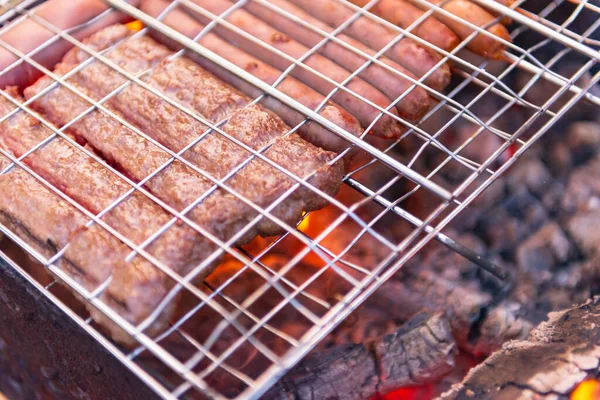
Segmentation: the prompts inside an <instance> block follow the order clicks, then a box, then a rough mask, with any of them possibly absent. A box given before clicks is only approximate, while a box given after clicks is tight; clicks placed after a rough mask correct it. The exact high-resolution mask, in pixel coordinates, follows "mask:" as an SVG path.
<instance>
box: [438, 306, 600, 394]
mask: <svg viewBox="0 0 600 400" xmlns="http://www.w3.org/2000/svg"><path fill="white" fill-rule="evenodd" d="M599 365H600V297H596V298H594V299H593V300H590V301H588V302H587V303H585V304H583V305H580V306H577V307H574V308H571V309H568V310H564V311H559V312H552V313H550V314H549V319H548V321H547V322H543V323H541V324H540V325H539V326H538V327H537V328H536V329H534V330H533V331H532V332H531V334H530V336H529V339H528V340H526V341H511V342H508V343H506V344H505V345H504V346H503V347H502V349H501V350H499V351H498V352H496V353H494V354H493V355H492V356H490V357H489V358H488V359H487V360H486V361H485V362H483V363H482V364H481V365H479V366H478V367H475V368H474V369H472V370H471V371H470V372H469V374H468V375H467V377H466V378H465V379H464V380H463V382H461V383H460V384H458V385H456V386H455V387H454V388H453V389H452V390H450V391H449V392H446V393H445V394H444V395H442V396H441V399H446V400H449V399H453V400H454V399H456V400H458V399H472V398H477V399H524V398H534V397H535V398H540V399H542V398H553V399H554V398H563V397H564V398H566V396H568V395H569V394H570V393H571V392H572V391H573V390H574V389H575V388H576V387H577V385H578V384H579V383H581V382H582V381H584V380H585V379H587V378H588V377H596V376H597V375H598V366H599ZM536 396H537V397H536Z"/></svg>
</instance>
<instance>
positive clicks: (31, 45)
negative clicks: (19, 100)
mask: <svg viewBox="0 0 600 400" xmlns="http://www.w3.org/2000/svg"><path fill="white" fill-rule="evenodd" d="M130 3H133V4H137V3H139V0H135V1H131V2H130ZM107 8H108V7H107V6H106V4H105V3H104V2H102V1H101V0H79V1H72V0H49V1H47V2H45V3H44V4H42V5H41V6H39V7H38V8H36V9H35V13H36V15H37V16H38V17H40V18H43V19H44V20H46V21H48V22H49V23H50V24H52V25H54V26H55V27H56V28H58V29H68V28H72V27H74V26H77V25H80V24H83V23H85V22H88V21H89V20H91V19H93V18H94V17H96V16H97V15H99V14H101V13H102V12H104V11H106V9H107ZM128 19H131V18H129V17H127V16H125V15H123V14H121V13H117V12H112V13H110V14H109V15H107V16H105V17H104V18H102V19H101V20H98V21H95V22H94V23H93V24H90V25H88V26H85V27H83V28H82V29H79V30H77V31H76V32H74V33H72V34H73V36H74V37H75V38H77V39H83V38H84V37H87V36H89V35H91V34H92V33H94V32H96V31H98V30H100V29H102V28H104V27H106V26H108V25H112V24H115V23H117V22H122V21H126V20H128ZM6 29H7V30H6V33H4V34H2V36H0V39H2V40H3V41H5V42H6V43H8V44H9V45H11V46H13V47H15V48H16V49H17V50H19V51H21V52H23V53H29V52H30V51H32V50H34V49H36V48H37V47H38V46H40V45H41V44H43V43H44V42H46V41H48V40H49V39H51V38H52V37H54V36H55V35H54V33H53V32H52V31H50V30H48V29H47V28H45V27H44V26H42V25H40V24H39V23H38V22H36V21H35V20H34V19H31V18H26V19H23V20H17V21H15V22H14V23H13V25H12V27H8V28H6ZM71 47H73V45H71V44H70V43H69V42H67V41H66V40H59V41H57V42H55V43H53V44H51V45H49V46H48V47H46V48H45V49H43V50H41V51H40V52H39V53H37V54H35V55H34V56H33V59H34V60H35V61H37V62H39V63H40V64H42V65H43V66H45V67H46V68H52V67H53V66H54V65H55V64H56V63H57V62H59V61H60V59H61V57H62V56H63V55H64V54H65V53H66V52H67V51H68V50H69V49H70V48H71ZM17 59H18V57H17V56H15V55H14V54H13V53H12V52H11V51H10V50H8V49H6V48H4V47H1V46H0V71H2V70H4V69H5V68H7V67H8V66H10V65H11V64H12V63H14V62H15V61H17ZM40 76H42V72H41V71H39V70H38V69H37V68H36V67H34V66H33V65H31V64H29V63H27V62H24V63H23V64H21V65H18V66H16V67H14V68H12V69H11V70H9V71H6V73H4V74H2V75H1V76H0V87H1V88H5V87H7V86H19V87H21V88H23V87H25V86H27V85H29V84H32V83H33V82H34V81H35V80H36V79H37V78H39V77H40Z"/></svg>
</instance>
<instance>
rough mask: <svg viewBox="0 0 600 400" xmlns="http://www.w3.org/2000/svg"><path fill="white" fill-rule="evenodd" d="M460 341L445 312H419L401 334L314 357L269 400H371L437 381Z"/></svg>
mask: <svg viewBox="0 0 600 400" xmlns="http://www.w3.org/2000/svg"><path fill="white" fill-rule="evenodd" d="M456 348H457V347H456V343H455V342H454V339H453V338H452V332H451V330H450V325H449V323H448V321H447V320H446V319H445V318H444V317H443V316H442V314H429V313H420V314H418V315H416V316H415V317H414V318H412V319H411V320H410V321H408V322H407V323H406V324H404V325H403V326H402V327H401V328H400V329H399V330H398V331H396V332H394V333H392V334H389V335H385V336H383V337H380V338H378V339H374V340H370V341H366V342H364V343H360V344H346V345H340V346H336V347H333V348H331V349H329V350H327V351H324V352H317V353H312V354H311V355H309V356H308V357H307V358H305V359H304V360H303V361H301V362H300V364H298V365H297V366H296V367H294V368H293V369H292V370H291V371H290V372H288V374H287V375H286V376H285V377H284V378H283V379H281V380H280V381H279V382H278V383H277V384H276V385H275V386H274V387H273V388H272V389H271V390H270V391H269V392H268V393H267V394H266V395H265V399H277V400H286V399H294V400H300V399H336V400H359V399H368V398H371V397H372V396H373V395H375V394H377V393H386V392H389V391H392V390H394V389H398V388H401V387H405V386H414V385H422V384H426V383H430V382H434V381H436V380H437V379H439V378H440V377H442V376H444V375H445V374H447V373H448V372H450V371H451V370H452V369H453V368H454V357H455V353H456Z"/></svg>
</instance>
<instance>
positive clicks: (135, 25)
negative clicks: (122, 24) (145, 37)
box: [126, 20, 144, 32]
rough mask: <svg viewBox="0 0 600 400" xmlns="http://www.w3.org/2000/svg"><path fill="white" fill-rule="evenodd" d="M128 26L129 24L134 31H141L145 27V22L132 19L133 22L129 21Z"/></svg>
mask: <svg viewBox="0 0 600 400" xmlns="http://www.w3.org/2000/svg"><path fill="white" fill-rule="evenodd" d="M126 26H127V27H128V28H129V29H131V30H132V31H136V32H139V31H141V30H142V29H144V24H142V22H141V21H137V20H135V21H131V22H130V23H128V24H127V25H126Z"/></svg>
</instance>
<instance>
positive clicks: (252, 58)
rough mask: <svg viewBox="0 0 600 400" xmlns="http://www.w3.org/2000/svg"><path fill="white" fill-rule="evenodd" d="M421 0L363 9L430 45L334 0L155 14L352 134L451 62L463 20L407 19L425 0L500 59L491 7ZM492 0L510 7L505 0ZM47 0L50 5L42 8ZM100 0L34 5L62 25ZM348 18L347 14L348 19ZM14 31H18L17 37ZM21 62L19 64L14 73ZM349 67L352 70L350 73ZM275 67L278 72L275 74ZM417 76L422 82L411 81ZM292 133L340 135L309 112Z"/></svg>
mask: <svg viewBox="0 0 600 400" xmlns="http://www.w3.org/2000/svg"><path fill="white" fill-rule="evenodd" d="M428 1H429V3H427V2H425V1H423V0H379V1H378V2H376V3H374V5H372V6H371V7H370V8H369V10H370V11H371V12H373V13H375V14H376V15H378V16H380V17H382V18H384V19H387V20H388V21H389V22H391V23H392V24H394V25H398V26H400V27H401V28H406V29H408V30H409V31H410V32H412V33H413V34H414V35H416V36H418V37H420V38H422V39H423V40H424V41H425V42H426V43H429V44H431V45H430V46H428V45H427V44H423V43H417V42H416V41H414V40H411V39H409V38H407V37H403V38H400V39H399V38H398V37H397V36H398V35H397V32H395V31H392V30H391V29H388V28H387V27H385V26H383V25H382V24H380V23H378V22H377V21H375V20H373V19H372V18H370V17H368V16H359V17H358V18H354V17H355V11H356V10H354V9H352V7H350V6H349V3H347V2H345V1H340V0H324V1H319V2H312V1H310V0H268V1H266V0H254V1H250V2H245V3H244V4H243V6H242V7H237V5H236V4H235V1H232V0H185V1H182V2H181V3H180V4H181V5H182V6H181V7H179V8H175V9H172V10H171V11H170V12H169V13H168V14H167V15H166V16H163V17H164V18H163V22H165V23H166V24H167V25H169V26H171V27H173V28H175V29H177V30H179V31H180V32H181V33H183V34H185V35H186V36H188V37H190V38H194V37H196V36H197V35H198V34H199V33H200V32H203V35H202V36H201V37H200V39H199V40H198V41H199V43H200V44H202V45H203V46H204V47H206V48H207V49H209V50H211V51H213V52H215V53H217V54H218V55H220V56H221V57H223V58H225V59H227V60H228V61H230V62H232V63H234V64H236V65H237V66H239V67H242V68H244V69H245V70H247V71H248V72H250V73H251V74H253V75H254V76H256V77H257V78H259V79H260V80H262V81H264V82H266V83H268V84H271V85H273V84H277V88H278V89H279V90H281V91H282V92H283V93H285V94H287V95H288V96H290V97H292V98H294V99H295V100H297V101H299V102H300V103H302V104H303V105H305V106H306V107H308V108H310V109H313V110H318V112H319V113H320V114H321V115H322V116H323V117H325V118H326V119H328V120H329V121H331V122H333V123H335V124H336V125H338V126H340V127H342V128H344V129H345V130H347V131H348V132H350V133H351V134H353V135H356V136H358V135H361V134H362V133H363V132H364V130H365V129H368V131H369V133H372V134H374V135H375V136H378V137H382V138H387V139H396V138H399V137H400V136H401V135H402V134H403V133H404V132H405V131H406V127H407V126H409V125H410V124H412V123H414V122H416V121H418V120H419V119H420V118H421V117H422V116H423V115H425V113H426V112H427V111H428V109H429V107H430V95H431V94H432V93H435V92H440V91H442V90H443V89H444V88H445V87H446V85H447V84H448V83H449V81H450V76H451V73H450V72H451V71H450V68H449V65H448V63H447V62H445V60H444V58H443V56H444V52H450V51H452V50H453V49H454V48H455V47H456V46H457V45H458V44H459V43H460V41H461V39H466V38H467V37H468V36H469V35H471V34H472V32H473V30H472V28H471V27H469V26H468V25H466V24H464V23H462V22H458V21H456V20H454V19H452V18H450V17H448V16H446V15H444V14H442V13H440V12H435V13H434V14H433V16H429V17H428V18H426V19H424V20H423V21H421V22H419V23H418V24H415V21H417V20H419V19H420V18H421V19H423V18H422V17H423V14H424V12H425V10H427V8H428V5H429V6H431V4H436V5H437V4H439V5H440V6H441V7H442V9H443V10H445V11H447V12H449V13H450V14H453V15H456V16H458V17H460V18H462V19H464V20H466V21H467V22H468V23H471V24H474V25H476V26H483V27H487V28H486V29H487V31H488V32H490V34H491V36H487V35H482V34H479V35H477V36H475V37H474V38H470V40H469V41H468V43H467V47H468V48H469V49H471V50H473V51H474V52H476V53H478V54H481V55H483V56H486V57H490V58H501V57H502V54H503V51H504V42H506V41H510V37H509V35H508V32H507V30H506V28H505V27H504V26H503V25H502V24H499V23H496V24H494V23H493V22H494V20H495V16H493V15H492V14H490V13H489V12H487V11H485V10H483V9H482V8H481V7H479V6H477V5H475V4H474V3H472V2H470V1H468V0H450V1H444V2H442V1H441V0H428ZM498 1H500V2H503V3H505V5H509V6H510V5H511V3H512V1H513V0H498ZM63 2H66V3H65V4H63V5H62V6H64V7H62V6H61V4H58V3H63ZM132 3H133V4H135V5H137V6H138V7H140V8H141V9H142V10H143V11H145V12H146V13H148V14H150V15H151V16H155V17H156V16H159V15H161V14H162V12H163V10H164V9H165V8H166V7H167V6H169V4H170V2H169V1H167V0H135V1H133V2H132ZM352 3H354V4H355V5H357V6H361V7H362V6H366V5H368V4H370V2H369V1H368V0H352ZM51 4H52V5H53V7H48V6H49V5H51ZM57 6H61V7H57ZM57 9H61V10H63V11H64V13H65V15H63V16H62V17H61V18H60V19H59V18H58V16H57V15H56V11H55V10H57ZM104 9H105V5H103V4H102V2H101V1H98V0H84V1H81V2H75V3H73V2H69V1H67V0H50V1H48V2H47V3H46V4H44V5H43V6H41V7H40V9H39V10H38V11H37V14H38V15H39V16H41V17H42V18H45V19H47V20H49V21H51V22H53V23H55V24H56V25H57V27H58V28H68V27H70V26H73V25H76V24H78V23H81V22H84V21H85V20H87V19H90V18H91V16H93V15H97V14H99V13H100V12H102V11H103V10H104ZM223 13H226V14H227V16H226V17H225V18H224V21H222V22H220V23H218V24H212V29H211V30H209V31H207V32H204V28H205V27H206V25H207V24H209V23H211V22H212V21H213V20H214V19H215V18H216V17H217V16H218V15H221V14H223ZM122 18H123V16H122V15H120V14H118V13H112V14H110V15H108V16H107V17H105V18H103V19H101V20H99V21H97V22H96V23H94V24H90V25H88V26H86V27H85V28H84V29H81V30H78V31H75V32H74V35H75V37H83V36H85V35H88V34H89V33H91V32H92V31H93V30H95V29H99V28H102V27H103V26H106V25H108V24H110V23H114V22H117V21H119V20H120V19H122ZM353 18H354V19H353ZM348 20H352V22H351V23H348V22H347V21H348ZM442 22H443V23H442ZM343 24H346V25H347V26H345V27H344V29H343V30H341V32H337V31H336V32H335V33H336V34H335V38H333V39H330V40H326V41H324V40H323V39H324V35H330V34H332V33H334V30H336V28H338V27H340V26H341V25H343ZM413 24H414V25H415V26H414V27H413V26H412V25H413ZM24 35H25V36H26V39H25V40H22V38H23V37H24ZM49 37H51V33H49V32H48V30H47V29H46V28H43V27H41V26H39V25H37V24H35V23H32V22H31V21H26V22H25V23H21V24H20V25H18V26H16V27H15V28H13V29H11V30H8V32H7V33H6V34H4V35H3V36H2V39H3V40H5V41H6V42H8V43H9V44H11V45H14V46H16V47H18V48H20V49H21V50H22V51H24V52H27V51H30V50H32V49H34V48H35V45H36V43H39V42H40V40H42V39H44V40H45V39H48V38H49ZM158 38H159V39H160V40H161V41H167V39H166V38H160V37H158ZM496 38H500V39H501V40H496ZM398 39H399V40H398ZM170 44H171V45H172V46H176V45H177V44H176V43H170ZM59 46H62V47H65V46H68V43H63V42H58V43H57V44H55V45H52V46H47V48H45V49H42V50H41V51H40V52H39V53H36V54H35V55H34V58H35V59H36V60H40V62H41V63H42V65H45V66H48V67H51V66H53V65H54V63H55V62H56V61H58V60H57V59H56V57H57V55H60V54H62V53H63V52H64V51H63V48H60V47H59ZM50 50H52V51H50ZM379 53H383V54H382V55H380V54H379ZM190 57H191V58H193V59H194V60H195V61H196V62H197V63H199V64H200V65H202V66H203V67H204V68H205V69H208V70H209V71H210V72H212V73H213V74H215V75H216V76H218V77H219V78H221V79H222V80H224V81H226V82H228V83H230V84H232V85H233V86H235V87H236V88H237V89H239V90H241V91H243V92H244V93H245V94H247V95H249V96H250V97H254V98H256V97H258V96H260V94H261V93H260V91H259V90H258V89H257V88H255V87H254V86H252V85H250V84H248V83H247V82H245V81H243V80H242V79H240V78H239V77H237V76H235V75H233V74H231V73H229V72H228V71H227V70H225V69H223V68H221V67H220V66H218V65H215V64H213V63H211V62H210V61H208V60H206V59H204V58H202V57H199V56H197V55H194V54H190ZM371 57H376V58H377V61H376V62H371V63H369V62H368V61H369V58H371ZM298 60H299V61H300V62H298ZM14 61H15V56H14V55H13V54H11V53H10V51H8V50H6V49H0V67H1V66H7V65H9V64H10V62H14ZM46 61H47V62H46ZM23 64H24V65H23V68H21V69H19V68H12V69H10V70H8V71H5V72H4V74H3V75H2V76H1V77H0V86H6V85H9V84H10V85H15V84H16V85H19V86H21V87H23V86H25V83H31V80H32V79H35V78H37V77H38V76H37V75H38V74H39V71H37V70H36V69H35V67H32V66H30V65H28V64H27V63H23ZM23 69H25V70H27V71H26V73H25V74H24V76H23ZM359 69H360V73H356V74H354V75H353V72H354V71H357V70H359ZM18 71H21V73H20V74H19V73H18ZM284 71H286V72H288V74H286V75H283V77H282V74H283V73H284ZM419 79H421V80H422V83H417V82H418V81H419ZM27 80H29V82H26V81H27ZM326 99H327V101H326ZM263 104H264V105H265V106H267V107H268V108H270V109H271V110H273V111H274V112H276V113H277V114H278V115H279V116H281V117H282V118H283V120H284V121H285V122H286V123H287V124H288V125H290V126H296V125H298V124H300V123H301V122H303V121H304V119H305V118H304V116H303V115H301V114H300V113H299V112H298V111H296V110H294V109H292V108H290V107H288V106H286V105H285V104H282V103H281V102H279V101H277V100H276V99H273V98H270V97H267V98H265V99H264V100H263ZM300 133H301V134H302V136H303V137H304V138H305V139H306V140H308V141H310V142H311V143H314V144H316V145H317V146H320V147H323V148H325V149H327V150H331V151H335V152H338V153H339V152H341V151H342V150H344V149H345V148H347V146H348V143H347V142H346V141H344V140H343V139H342V138H340V137H338V136H337V135H335V134H333V133H331V132H329V131H328V130H327V129H325V128H323V127H322V126H320V125H318V124H317V123H314V122H312V121H308V122H305V123H304V124H303V125H302V126H301V128H300Z"/></svg>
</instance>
